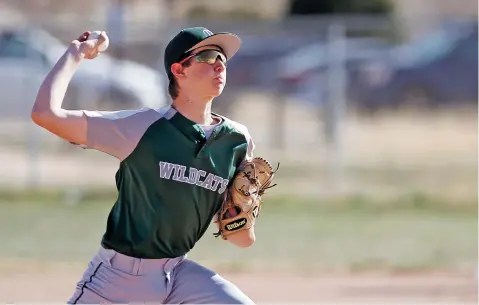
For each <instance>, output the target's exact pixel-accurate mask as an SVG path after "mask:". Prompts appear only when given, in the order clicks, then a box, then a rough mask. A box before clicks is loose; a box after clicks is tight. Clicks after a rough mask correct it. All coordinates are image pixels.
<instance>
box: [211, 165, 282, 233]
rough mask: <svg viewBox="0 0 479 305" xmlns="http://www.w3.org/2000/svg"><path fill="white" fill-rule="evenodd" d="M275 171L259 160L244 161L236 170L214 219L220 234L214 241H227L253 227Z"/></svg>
mask: <svg viewBox="0 0 479 305" xmlns="http://www.w3.org/2000/svg"><path fill="white" fill-rule="evenodd" d="M278 168H279V164H278ZM278 168H277V169H276V170H274V171H273V168H272V166H271V164H270V163H269V162H268V161H266V160H265V159H263V158H260V157H256V158H253V159H252V160H251V161H244V162H243V163H242V164H241V165H240V166H239V168H238V169H237V172H236V174H235V176H234V177H233V181H232V183H231V185H230V186H229V187H228V189H227V190H226V192H225V198H224V200H223V204H222V207H221V209H220V210H219V212H218V215H217V219H216V222H218V223H219V231H218V232H217V233H215V236H216V237H218V236H220V235H221V236H222V238H223V239H226V237H227V236H228V235H230V234H232V233H235V232H238V231H241V230H248V229H249V228H251V227H253V226H254V224H255V221H256V218H257V217H258V216H259V213H260V211H261V204H262V196H263V194H264V193H265V191H266V190H267V189H269V188H271V187H273V186H275V185H276V184H274V185H271V183H272V181H273V178H274V174H275V173H276V171H277V170H278Z"/></svg>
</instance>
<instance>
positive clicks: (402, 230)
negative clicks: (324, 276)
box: [0, 195, 477, 273]
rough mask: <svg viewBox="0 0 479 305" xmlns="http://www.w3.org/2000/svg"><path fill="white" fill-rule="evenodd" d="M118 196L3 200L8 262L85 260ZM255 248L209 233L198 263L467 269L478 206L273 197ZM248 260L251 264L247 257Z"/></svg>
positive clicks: (242, 267) (1, 228) (0, 226)
mask: <svg viewBox="0 0 479 305" xmlns="http://www.w3.org/2000/svg"><path fill="white" fill-rule="evenodd" d="M112 202H113V198H110V200H107V199H106V198H105V199H103V200H98V199H97V200H93V199H91V200H89V199H87V200H85V201H82V202H80V203H78V204H77V205H67V204H65V203H64V201H62V200H60V199H56V200H54V199H50V200H36V201H33V200H32V201H21V200H19V201H10V200H9V201H5V200H3V201H0V240H2V248H1V252H0V255H1V256H3V257H5V258H15V259H19V258H25V259H39V260H42V261H44V260H47V261H48V260H52V261H53V260H60V261H67V262H68V261H72V262H78V261H87V260H88V259H89V258H90V257H91V256H92V255H93V254H94V253H95V251H96V250H97V249H98V247H99V241H100V238H101V235H102V233H103V230H104V228H105V223H106V217H107V214H108V211H109V209H110V206H111V203H112ZM256 231H257V243H256V244H255V245H254V246H253V247H251V248H249V249H242V250H241V251H238V250H237V249H236V248H235V247H234V246H232V245H230V244H228V243H226V242H224V241H222V240H221V239H215V238H214V237H213V236H212V233H213V232H214V228H213V227H210V230H209V231H208V232H207V234H206V235H205V236H204V237H203V239H202V240H201V241H200V242H199V244H198V245H197V247H196V248H195V249H194V250H193V251H192V252H191V253H190V257H191V258H194V259H197V260H198V261H200V262H202V263H204V264H206V265H208V266H210V267H214V268H220V269H222V270H228V271H238V272H240V271H246V270H249V271H251V268H252V267H254V269H255V270H258V271H298V272H302V273H305V272H306V273H308V272H311V273H315V272H318V271H320V270H321V271H356V272H357V271H368V270H374V271H378V270H383V271H392V272H398V271H413V270H416V271H419V270H422V271H424V270H433V269H434V270H437V269H444V270H464V269H468V268H472V267H473V266H474V265H475V262H476V260H477V205H476V204H475V201H473V200H471V201H469V202H468V201H464V202H456V203H455V204H454V205H450V204H449V202H440V201H434V200H428V198H426V197H421V196H418V195H416V196H411V197H408V198H398V199H397V200H390V201H387V202H386V201H378V200H370V199H369V198H366V197H351V198H345V199H343V200H335V201H327V200H322V201H321V200H318V199H314V198H304V199H300V198H288V197H277V198H275V197H271V198H268V199H267V200H265V205H264V208H263V211H262V214H261V215H260V218H259V219H258V223H257V229H256ZM245 257H247V258H248V259H247V260H245V259H244V258H245Z"/></svg>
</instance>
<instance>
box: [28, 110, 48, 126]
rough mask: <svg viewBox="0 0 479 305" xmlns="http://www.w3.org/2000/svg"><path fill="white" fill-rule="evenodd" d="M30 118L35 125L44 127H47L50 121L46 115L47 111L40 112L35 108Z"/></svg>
mask: <svg viewBox="0 0 479 305" xmlns="http://www.w3.org/2000/svg"><path fill="white" fill-rule="evenodd" d="M30 118H31V119H32V121H33V122H34V123H35V124H37V125H38V126H42V127H43V126H45V124H46V122H47V121H48V115H47V114H46V113H45V111H39V110H37V109H35V108H33V109H32V112H31V114H30Z"/></svg>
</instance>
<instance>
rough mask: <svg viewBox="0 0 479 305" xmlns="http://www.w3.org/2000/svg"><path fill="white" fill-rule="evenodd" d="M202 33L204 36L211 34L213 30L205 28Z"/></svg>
mask: <svg viewBox="0 0 479 305" xmlns="http://www.w3.org/2000/svg"><path fill="white" fill-rule="evenodd" d="M203 34H205V35H206V36H213V32H211V31H210V30H207V29H205V30H203Z"/></svg>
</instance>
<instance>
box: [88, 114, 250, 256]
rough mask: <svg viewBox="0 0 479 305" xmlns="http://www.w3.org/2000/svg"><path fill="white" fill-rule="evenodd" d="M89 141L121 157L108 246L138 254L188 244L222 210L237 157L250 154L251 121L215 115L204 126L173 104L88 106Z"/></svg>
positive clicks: (183, 249)
mask: <svg viewBox="0 0 479 305" xmlns="http://www.w3.org/2000/svg"><path fill="white" fill-rule="evenodd" d="M84 114H85V116H86V118H87V144H86V145H85V147H86V148H92V149H97V150H99V151H102V152H104V153H107V154H110V155H112V156H115V157H116V158H118V159H119V160H120V165H119V169H118V171H117V173H116V186H117V189H118V197H117V200H116V202H115V203H114V205H113V207H112V209H111V211H110V213H109V216H108V221H107V226H106V232H105V234H104V235H103V238H102V246H103V247H105V248H107V249H114V250H116V251H117V252H119V253H123V254H125V255H128V256H133V257H138V258H172V257H178V256H181V255H183V254H185V253H187V252H188V251H190V250H191V249H192V248H193V247H194V245H195V243H196V242H197V241H198V240H199V239H200V238H201V237H202V236H203V234H204V233H205V231H206V230H207V229H208V226H209V225H210V223H211V221H212V218H213V217H214V215H215V213H216V212H217V211H218V210H219V208H220V206H221V202H222V200H223V197H224V195H225V190H226V188H227V187H228V185H229V182H230V180H231V179H232V177H233V175H234V173H235V170H236V168H237V166H239V164H240V163H241V162H242V161H243V160H245V159H246V158H252V152H253V149H254V144H253V141H252V140H251V137H250V135H249V133H248V130H247V128H246V127H245V126H243V125H241V124H239V123H237V122H234V121H232V120H230V119H228V118H226V117H223V116H219V115H215V116H216V117H217V118H219V119H220V121H221V122H220V123H219V124H217V125H214V126H201V125H199V124H197V123H195V122H193V121H191V120H189V119H188V118H186V117H185V116H183V115H182V114H181V113H180V112H177V111H176V110H175V109H174V108H172V107H170V106H168V107H164V108H161V109H149V108H142V109H139V110H122V111H113V112H101V111H84Z"/></svg>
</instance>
